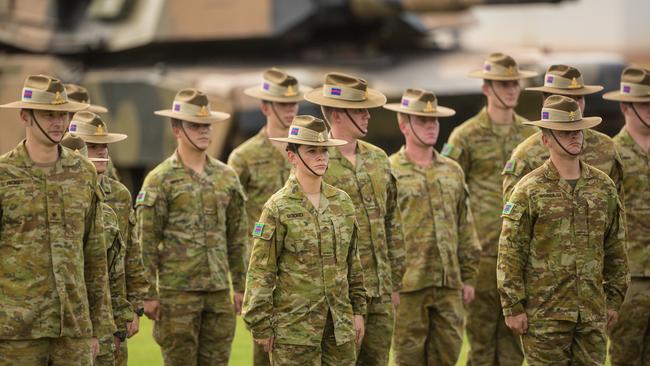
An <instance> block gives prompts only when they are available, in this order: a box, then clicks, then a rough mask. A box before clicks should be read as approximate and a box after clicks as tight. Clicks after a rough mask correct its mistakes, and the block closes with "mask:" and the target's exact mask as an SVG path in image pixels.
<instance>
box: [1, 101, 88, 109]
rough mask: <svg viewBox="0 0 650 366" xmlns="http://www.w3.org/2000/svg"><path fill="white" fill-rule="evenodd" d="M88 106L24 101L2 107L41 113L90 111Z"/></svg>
mask: <svg viewBox="0 0 650 366" xmlns="http://www.w3.org/2000/svg"><path fill="white" fill-rule="evenodd" d="M88 106H89V105H88V104H85V103H78V102H72V101H67V102H65V103H62V104H40V103H27V102H23V101H22V100H19V101H16V102H11V103H7V104H2V105H0V108H5V109H35V110H39V111H57V112H79V111H83V110H87V109H88Z"/></svg>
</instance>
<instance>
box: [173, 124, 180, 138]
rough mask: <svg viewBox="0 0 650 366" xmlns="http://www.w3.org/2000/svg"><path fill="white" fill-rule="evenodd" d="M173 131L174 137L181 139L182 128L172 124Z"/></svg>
mask: <svg viewBox="0 0 650 366" xmlns="http://www.w3.org/2000/svg"><path fill="white" fill-rule="evenodd" d="M172 133H173V134H174V137H175V138H177V139H179V138H180V137H181V129H180V128H179V127H176V126H172Z"/></svg>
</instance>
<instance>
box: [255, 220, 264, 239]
mask: <svg viewBox="0 0 650 366" xmlns="http://www.w3.org/2000/svg"><path fill="white" fill-rule="evenodd" d="M262 230H264V224H263V223H261V222H256V223H255V226H254V227H253V237H254V238H259V237H261V236H262Z"/></svg>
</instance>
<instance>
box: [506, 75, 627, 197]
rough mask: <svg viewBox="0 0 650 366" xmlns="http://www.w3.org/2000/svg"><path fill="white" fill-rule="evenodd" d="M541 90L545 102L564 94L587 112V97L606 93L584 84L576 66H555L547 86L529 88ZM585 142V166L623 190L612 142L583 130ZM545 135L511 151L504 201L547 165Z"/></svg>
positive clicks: (598, 88)
mask: <svg viewBox="0 0 650 366" xmlns="http://www.w3.org/2000/svg"><path fill="white" fill-rule="evenodd" d="M526 90H530V91H540V92H542V93H543V97H544V99H546V98H548V97H549V96H550V95H551V94H557V95H564V96H566V97H569V98H572V99H574V100H575V101H576V102H577V103H578V105H579V106H580V110H581V111H582V112H583V113H584V111H585V96H586V95H590V94H594V93H598V92H599V91H601V90H603V87H602V86H600V85H585V84H584V82H583V81H582V74H581V73H580V71H579V70H578V69H576V68H574V67H571V66H566V65H552V66H550V67H549V68H548V71H546V75H545V76H544V86H539V87H535V88H526ZM583 134H584V142H585V145H584V146H583V149H582V152H581V153H580V159H582V161H584V162H585V163H587V164H589V165H591V166H593V167H595V168H598V169H600V170H602V171H603V172H605V173H607V174H608V175H609V177H610V178H612V180H613V181H614V183H615V184H616V186H617V187H619V188H620V187H621V174H622V173H621V169H622V166H621V164H622V163H621V158H620V157H619V155H618V153H616V149H615V148H614V141H612V139H611V138H610V137H609V136H607V135H605V134H603V133H600V132H598V131H596V130H584V131H583ZM541 136H542V133H541V132H538V133H536V134H534V135H532V136H530V137H529V138H527V139H526V140H524V142H522V143H521V144H519V146H517V148H515V150H514V151H513V152H512V156H511V157H510V160H508V162H507V163H506V165H505V166H504V168H503V172H502V173H501V174H502V175H503V201H504V202H505V201H507V200H508V197H509V196H510V193H512V190H513V188H514V187H515V184H517V182H519V179H521V178H522V177H523V176H524V175H526V174H528V173H530V172H531V171H533V170H534V169H535V168H537V167H539V166H541V165H542V164H544V162H545V161H546V160H548V157H549V155H548V154H549V153H548V149H546V148H545V147H544V145H543V144H542V137H541Z"/></svg>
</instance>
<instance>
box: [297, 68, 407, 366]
mask: <svg viewBox="0 0 650 366" xmlns="http://www.w3.org/2000/svg"><path fill="white" fill-rule="evenodd" d="M305 99H306V100H307V101H309V102H311V103H314V104H317V105H320V106H321V109H322V112H323V116H324V117H325V121H326V122H327V123H328V124H329V126H331V134H332V137H336V138H340V139H343V140H345V141H347V142H348V143H347V144H346V145H343V146H339V147H332V148H330V149H329V154H330V159H331V162H330V165H329V169H328V170H327V174H326V175H325V177H324V180H325V182H327V183H328V184H331V185H333V186H335V187H336V188H339V189H342V190H344V191H345V192H346V193H347V194H348V195H349V196H350V197H351V198H352V202H354V205H355V207H356V212H357V222H358V223H359V243H358V247H359V257H360V258H361V266H362V267H363V271H364V272H363V277H364V279H365V286H366V291H367V294H368V299H367V303H368V313H367V315H366V317H365V326H366V336H365V337H364V340H363V344H362V345H361V349H360V351H359V355H358V359H357V364H358V365H387V364H388V352H389V350H390V343H391V336H392V334H393V319H394V314H395V309H394V308H396V307H397V305H399V292H398V291H399V290H400V285H401V281H402V275H403V274H404V255H405V254H404V242H403V238H402V228H401V220H400V218H399V210H398V209H397V206H396V197H397V188H396V185H395V177H394V176H393V173H392V172H391V168H390V161H389V160H388V156H387V155H386V153H385V152H384V151H383V150H381V149H380V148H378V147H376V146H374V145H372V144H370V143H367V142H365V141H361V140H358V139H359V138H362V137H364V136H365V135H366V134H367V133H368V122H369V120H370V113H368V108H376V107H380V106H382V105H384V104H385V103H386V97H385V96H384V95H383V94H382V93H380V92H379V91H377V90H374V89H370V88H368V83H367V82H366V81H365V80H363V79H360V78H357V77H355V76H351V75H346V74H341V73H335V72H333V73H329V74H327V75H325V85H323V87H322V88H318V89H314V90H312V91H310V92H309V93H307V94H306V95H305Z"/></svg>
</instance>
